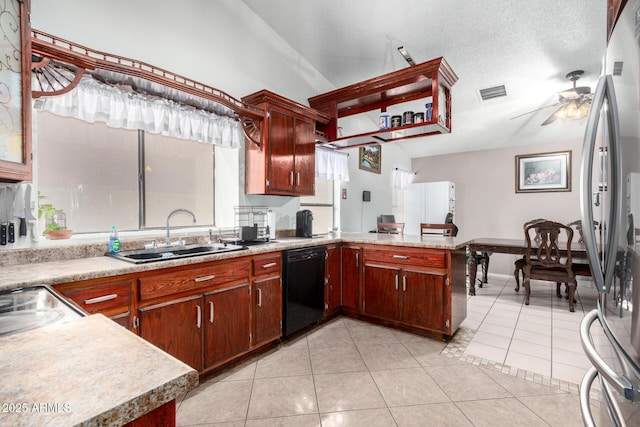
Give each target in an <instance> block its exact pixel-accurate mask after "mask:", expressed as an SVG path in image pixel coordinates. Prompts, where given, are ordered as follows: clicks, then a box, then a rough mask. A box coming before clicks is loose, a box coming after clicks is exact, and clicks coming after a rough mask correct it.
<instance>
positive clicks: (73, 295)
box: [62, 280, 131, 313]
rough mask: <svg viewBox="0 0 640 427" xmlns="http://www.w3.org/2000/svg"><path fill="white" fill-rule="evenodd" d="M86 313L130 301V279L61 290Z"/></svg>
mask: <svg viewBox="0 0 640 427" xmlns="http://www.w3.org/2000/svg"><path fill="white" fill-rule="evenodd" d="M62 294H63V295H64V296H65V297H67V298H70V299H72V300H73V301H74V302H75V303H76V304H78V305H79V306H80V307H81V308H82V309H83V310H84V311H86V312H87V313H97V312H100V311H103V310H108V309H111V308H115V307H122V306H128V305H129V304H130V303H131V281H130V280H126V281H122V282H116V283H107V284H104V285H98V286H92V287H89V288H84V289H73V290H66V291H62Z"/></svg>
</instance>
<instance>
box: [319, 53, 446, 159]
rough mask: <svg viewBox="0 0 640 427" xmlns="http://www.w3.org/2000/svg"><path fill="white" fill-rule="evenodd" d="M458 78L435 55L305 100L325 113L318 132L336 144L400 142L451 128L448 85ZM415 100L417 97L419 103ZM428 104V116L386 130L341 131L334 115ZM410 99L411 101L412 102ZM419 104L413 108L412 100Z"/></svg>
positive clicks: (393, 111) (396, 110)
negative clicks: (420, 61)
mask: <svg viewBox="0 0 640 427" xmlns="http://www.w3.org/2000/svg"><path fill="white" fill-rule="evenodd" d="M457 81H458V76H457V75H456V74H455V73H454V72H453V70H452V69H451V67H450V66H449V64H448V63H447V61H445V59H444V58H442V57H440V58H436V59H433V60H431V61H426V62H423V63H420V64H416V65H413V66H410V67H406V68H403V69H401V70H398V71H394V72H392V73H388V74H384V75H382V76H379V77H375V78H372V79H369V80H365V81H362V82H359V83H355V84H352V85H350V86H346V87H344V88H341V89H336V90H334V91H331V92H327V93H324V94H320V95H317V96H314V97H312V98H309V105H310V106H311V108H314V109H316V110H318V111H320V112H322V113H325V114H327V115H328V116H329V117H330V121H329V122H328V123H327V124H324V123H321V124H319V126H318V129H317V130H318V131H319V132H320V133H322V134H323V135H324V137H325V138H326V141H327V142H331V145H332V146H333V147H336V148H344V147H352V146H356V145H368V144H372V143H384V142H392V141H399V140H402V139H408V138H415V137H422V136H427V135H433V134H441V133H449V132H451V123H452V120H451V119H452V117H451V87H452V86H453V85H454V84H455V83H456V82H457ZM418 101H419V102H418ZM427 102H430V103H431V104H432V110H431V111H432V119H431V120H428V119H427V118H426V117H425V121H424V122H422V123H415V124H414V123H410V124H406V125H402V126H399V127H394V128H389V129H384V130H381V129H378V128H373V129H371V131H370V132H365V133H360V134H356V135H341V134H340V133H339V132H338V128H340V127H341V126H340V124H339V120H340V119H342V118H347V117H350V116H354V115H357V114H364V113H367V112H372V111H377V112H378V113H383V112H387V113H390V114H392V115H401V114H402V113H403V112H404V111H414V112H425V104H426V103H427ZM411 103H413V104H411ZM416 104H417V105H419V106H420V107H419V108H420V109H419V110H418V109H415V108H414V107H412V106H411V105H416Z"/></svg>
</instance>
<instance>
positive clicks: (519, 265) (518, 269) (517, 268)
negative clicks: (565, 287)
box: [513, 218, 560, 297]
mask: <svg viewBox="0 0 640 427" xmlns="http://www.w3.org/2000/svg"><path fill="white" fill-rule="evenodd" d="M542 221H547V220H546V219H544V218H536V219H531V220H529V221H527V222H525V223H524V225H523V226H522V229H523V230H526V229H527V227H528V226H529V225H531V224H535V223H536V222H542ZM539 241H540V236H538V235H536V236H535V238H534V242H535V243H538V242H539ZM525 264H526V260H525V259H524V257H522V258H520V259H519V260H517V261H516V262H515V265H514V270H513V277H514V278H515V279H516V288H515V289H514V290H515V291H516V292H518V291H520V275H521V274H524V273H523V269H524V266H525ZM557 294H558V297H560V287H558V289H557Z"/></svg>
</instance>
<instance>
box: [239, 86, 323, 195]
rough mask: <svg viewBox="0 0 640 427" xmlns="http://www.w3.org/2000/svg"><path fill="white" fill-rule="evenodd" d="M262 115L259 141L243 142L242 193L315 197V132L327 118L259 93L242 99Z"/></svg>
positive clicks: (266, 93)
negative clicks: (243, 182) (318, 123)
mask: <svg viewBox="0 0 640 427" xmlns="http://www.w3.org/2000/svg"><path fill="white" fill-rule="evenodd" d="M242 101H243V102H244V103H246V104H248V105H251V106H254V107H258V108H260V109H262V111H263V112H264V117H265V118H264V120H263V121H262V132H261V140H260V141H251V140H250V139H247V140H246V141H245V193H246V194H274V195H283V196H312V195H314V194H315V145H316V143H315V130H316V123H317V122H324V123H326V122H328V121H329V118H328V117H327V116H325V115H323V114H321V113H319V112H317V111H315V110H313V109H311V108H309V107H305V106H304V105H301V104H298V103H295V102H293V101H291V100H288V99H286V98H283V97H281V96H279V95H276V94H274V93H271V92H269V91H266V90H263V91H260V92H256V93H254V94H252V95H249V96H246V97H244V98H242Z"/></svg>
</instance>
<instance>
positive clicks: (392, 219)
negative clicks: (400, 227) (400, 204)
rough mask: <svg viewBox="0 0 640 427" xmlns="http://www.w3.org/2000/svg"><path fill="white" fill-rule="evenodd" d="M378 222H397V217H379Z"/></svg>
mask: <svg viewBox="0 0 640 427" xmlns="http://www.w3.org/2000/svg"><path fill="white" fill-rule="evenodd" d="M378 222H396V216H395V215H378Z"/></svg>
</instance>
